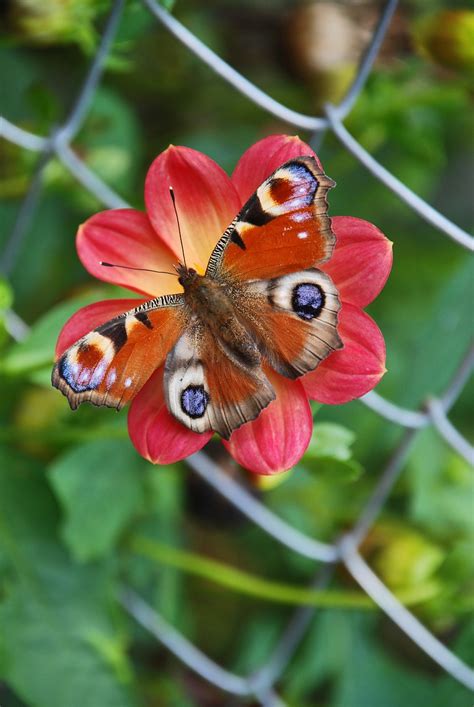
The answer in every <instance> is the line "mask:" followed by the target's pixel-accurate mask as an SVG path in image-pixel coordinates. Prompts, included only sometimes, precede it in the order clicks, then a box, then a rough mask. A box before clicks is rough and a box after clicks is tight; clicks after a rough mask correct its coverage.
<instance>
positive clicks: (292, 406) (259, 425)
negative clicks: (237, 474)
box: [223, 371, 313, 474]
mask: <svg viewBox="0 0 474 707" xmlns="http://www.w3.org/2000/svg"><path fill="white" fill-rule="evenodd" d="M267 375H268V377H269V378H270V380H271V383H272V385H273V387H274V388H275V392H276V394H277V397H276V400H274V401H273V402H271V403H270V405H269V406H268V407H267V408H265V410H263V411H262V412H261V413H260V415H259V416H258V417H257V419H256V420H253V421H252V422H247V424H245V425H242V427H239V429H238V430H235V432H233V433H232V435H231V438H230V440H229V441H228V442H226V441H224V440H223V443H224V445H225V446H226V448H227V450H228V451H229V452H230V454H232V456H233V457H234V459H236V460H237V462H238V463H239V464H241V466H243V467H245V468H246V469H249V470H250V471H254V472H255V473H257V474H275V473H278V472H280V471H285V470H287V469H290V468H291V467H292V466H294V465H295V464H296V463H297V462H298V461H299V460H300V459H301V457H302V456H303V454H304V452H305V450H306V448H307V446H308V444H309V441H310V439H311V432H312V429H313V419H312V416H311V409H310V407H309V403H308V399H307V397H306V394H305V391H304V389H303V386H302V385H301V383H300V382H299V381H290V380H287V379H286V378H283V377H282V376H279V375H277V374H276V373H273V372H270V371H269V372H267Z"/></svg>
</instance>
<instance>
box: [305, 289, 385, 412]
mask: <svg viewBox="0 0 474 707" xmlns="http://www.w3.org/2000/svg"><path fill="white" fill-rule="evenodd" d="M338 331H339V334H340V336H341V339H342V341H343V342H344V348H343V349H341V350H339V351H334V352H333V353H332V354H331V355H330V356H328V358H327V359H325V360H324V361H323V362H322V363H321V364H320V365H319V366H318V368H317V369H316V370H315V371H312V372H311V373H307V374H306V375H305V376H303V378H301V382H302V384H303V386H304V388H305V390H306V392H307V394H308V395H309V397H310V398H312V399H313V400H318V401H319V402H320V403H329V404H340V403H347V402H348V401H349V400H354V398H360V396H361V395H365V393H368V392H369V390H372V388H374V386H376V385H377V383H378V382H379V380H380V379H381V378H382V376H383V374H384V373H385V342H384V339H383V336H382V333H381V331H380V329H379V328H378V326H377V324H376V323H375V322H374V320H373V319H372V318H371V317H369V315H368V314H366V313H365V312H363V311H362V310H361V309H359V308H358V307H355V306H354V305H352V304H348V303H346V302H345V303H344V304H343V305H342V308H341V311H340V312H339V325H338Z"/></svg>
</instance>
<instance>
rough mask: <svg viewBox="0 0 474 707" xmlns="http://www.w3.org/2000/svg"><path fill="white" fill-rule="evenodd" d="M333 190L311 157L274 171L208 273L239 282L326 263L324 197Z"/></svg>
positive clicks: (329, 236) (329, 245)
mask: <svg viewBox="0 0 474 707" xmlns="http://www.w3.org/2000/svg"><path fill="white" fill-rule="evenodd" d="M333 186H334V182H333V181H332V180H331V179H329V177H327V176H326V175H325V174H324V172H323V171H322V170H321V169H320V168H319V166H318V164H317V162H316V160H315V159H314V158H313V157H300V158H297V159H294V160H291V161H290V162H287V163H285V164H284V165H282V166H281V167H279V168H278V169H277V170H276V171H275V172H274V173H273V174H272V175H271V176H270V177H268V179H266V180H265V182H263V184H262V185H261V186H260V187H259V188H258V189H257V191H256V192H255V194H253V195H252V196H251V197H250V199H249V200H248V201H247V203H246V204H245V206H244V207H243V208H242V209H241V211H240V212H239V214H238V216H237V217H236V219H235V220H234V222H233V223H232V224H231V225H230V226H229V228H228V229H227V230H226V232H225V233H224V235H223V236H222V238H221V239H220V240H219V242H218V244H217V246H216V247H215V249H214V251H213V253H212V255H211V257H210V260H209V264H208V267H207V274H208V275H209V276H211V277H219V276H224V275H225V276H229V277H231V278H234V279H238V280H250V279H252V280H253V279H257V278H271V277H277V276H279V275H284V274H287V273H290V272H296V271H298V270H305V269H307V268H310V267H314V266H315V265H317V264H318V263H322V262H324V261H325V260H327V259H328V258H330V257H331V254H332V250H333V248H334V243H335V237H334V234H333V233H332V231H331V222H330V219H329V216H328V215H327V202H326V195H327V192H328V190H329V189H330V188H331V187H333Z"/></svg>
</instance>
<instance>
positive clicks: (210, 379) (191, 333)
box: [164, 321, 275, 439]
mask: <svg viewBox="0 0 474 707" xmlns="http://www.w3.org/2000/svg"><path fill="white" fill-rule="evenodd" d="M260 362H261V361H260V360H259V361H257V360H255V361H254V362H250V361H243V360H242V358H241V357H236V356H233V355H232V353H231V352H230V351H228V350H224V348H223V347H222V346H221V345H220V343H219V341H217V340H216V338H215V337H214V336H213V333H212V331H211V329H210V328H209V327H208V326H206V325H205V324H202V323H200V322H199V321H195V322H194V324H192V325H191V326H189V327H188V328H187V329H186V331H185V332H184V333H183V335H182V336H181V337H180V339H179V340H178V341H177V343H176V345H175V346H174V348H173V350H172V351H171V352H170V354H169V355H168V357H167V360H166V365H165V375H164V392H165V399H166V404H167V406H168V409H169V410H170V412H171V413H172V414H173V415H174V417H176V419H177V420H179V421H180V422H182V423H183V424H184V425H186V427H189V428H190V429H191V430H193V431H194V432H207V431H208V430H213V431H214V432H218V433H219V434H220V435H221V436H222V437H224V438H225V439H228V438H229V436H230V434H231V433H232V431H233V430H235V429H236V428H237V427H240V425H242V424H243V423H245V422H248V421H249V420H253V419H254V418H256V417H257V415H258V414H259V413H260V412H261V410H263V408H265V407H266V406H267V405H268V404H269V403H270V402H271V401H272V400H273V399H274V398H275V393H274V391H273V388H272V386H271V384H270V382H269V381H268V379H267V377H266V376H265V373H264V372H263V370H262V368H261V366H260Z"/></svg>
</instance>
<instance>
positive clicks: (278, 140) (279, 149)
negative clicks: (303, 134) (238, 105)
mask: <svg viewBox="0 0 474 707" xmlns="http://www.w3.org/2000/svg"><path fill="white" fill-rule="evenodd" d="M303 155H311V156H312V157H315V158H316V160H317V162H318V164H319V166H320V167H321V163H320V161H319V159H318V158H317V156H316V155H315V154H314V152H313V150H312V149H311V148H310V147H309V145H307V144H306V143H305V142H303V141H302V140H300V139H299V137H297V136H296V135H269V136H268V137H265V138H263V140H259V141H258V142H256V143H255V145H252V147H249V149H248V150H247V151H246V152H244V154H243V155H242V157H241V158H240V160H239V161H238V163H237V166H236V168H235V170H234V173H233V174H232V182H233V184H234V186H235V187H236V189H237V191H238V193H239V196H240V200H241V202H242V204H244V203H245V202H246V201H247V199H248V198H249V197H250V196H252V194H253V193H254V191H256V190H257V189H258V187H259V186H260V184H261V183H262V182H264V181H265V179H266V178H267V177H269V176H270V174H272V172H274V171H275V170H276V169H277V168H278V167H280V166H281V165H282V164H283V163H284V162H288V160H291V159H293V158H294V157H301V156H303Z"/></svg>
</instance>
